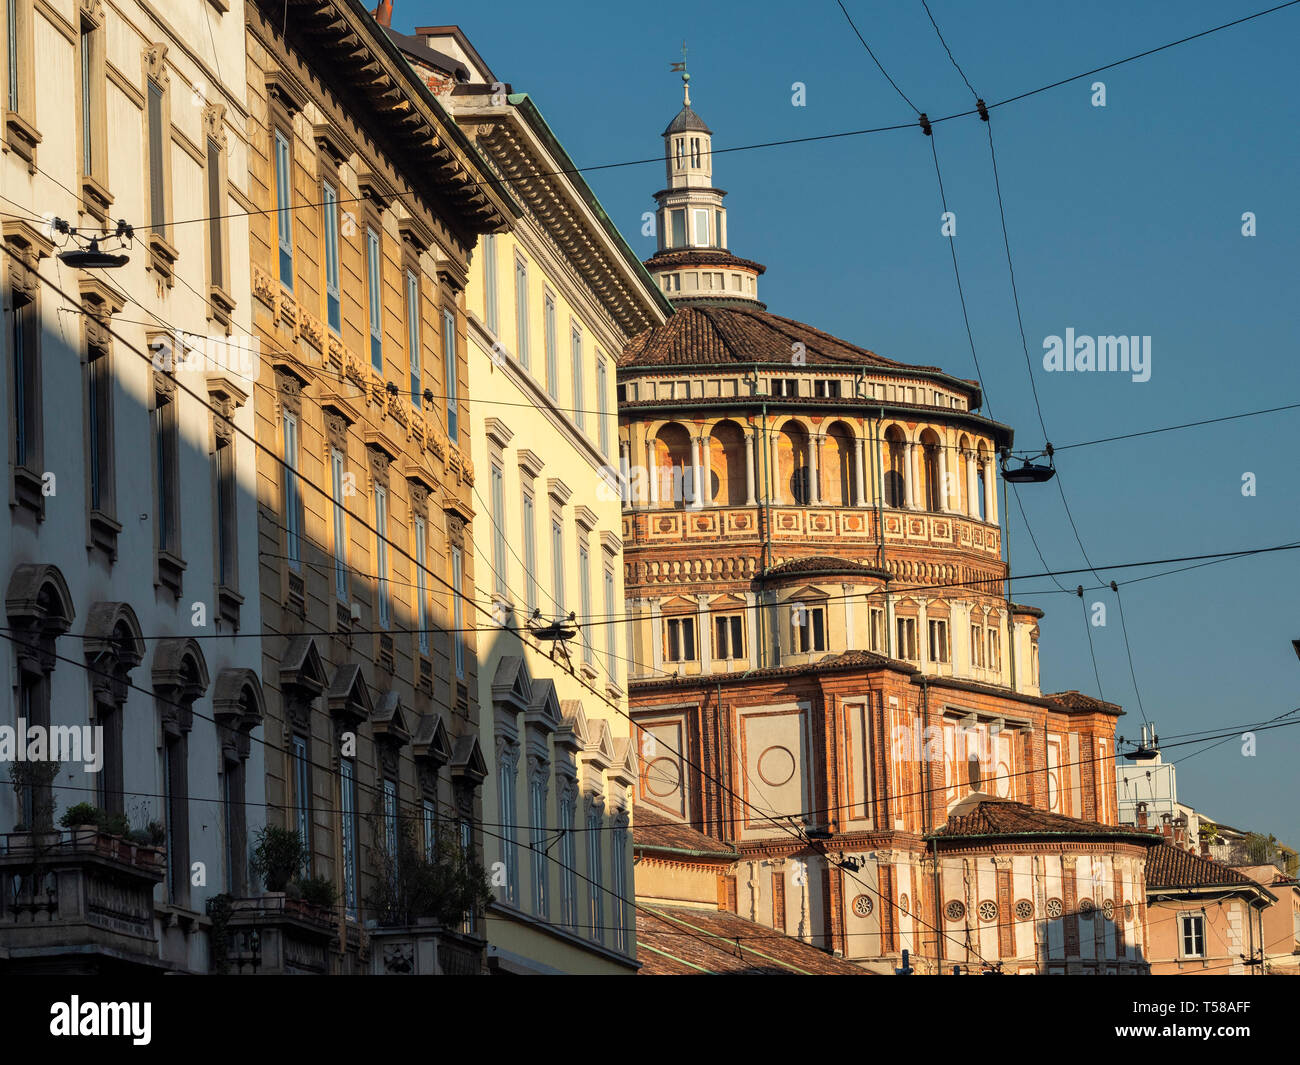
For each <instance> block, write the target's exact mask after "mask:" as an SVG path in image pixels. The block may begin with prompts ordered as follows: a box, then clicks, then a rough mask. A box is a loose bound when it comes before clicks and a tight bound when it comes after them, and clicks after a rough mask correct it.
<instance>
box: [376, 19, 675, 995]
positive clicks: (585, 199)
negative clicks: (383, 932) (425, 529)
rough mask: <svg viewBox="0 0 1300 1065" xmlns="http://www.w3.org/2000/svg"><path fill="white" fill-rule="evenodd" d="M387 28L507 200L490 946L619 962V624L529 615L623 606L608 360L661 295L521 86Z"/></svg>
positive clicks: (478, 454)
mask: <svg viewBox="0 0 1300 1065" xmlns="http://www.w3.org/2000/svg"><path fill="white" fill-rule="evenodd" d="M389 36H390V38H391V39H392V40H394V42H395V43H397V44H398V46H399V47H401V48H402V49H403V52H404V54H405V55H406V56H407V58H408V59H409V60H410V61H411V62H412V64H413V65H415V67H416V68H417V69H418V70H419V71H420V72H421V74H422V75H423V76H424V77H425V78H426V79H427V81H428V83H429V84H430V85H432V86H433V87H435V88H436V89H438V90H439V91H440V95H439V100H440V101H441V102H442V103H443V104H444V106H446V107H447V108H448V110H450V111H451V113H452V114H453V115H454V116H455V118H456V120H457V122H458V123H459V124H460V125H461V127H462V128H463V129H464V131H465V132H466V134H467V135H468V136H469V137H471V138H473V140H474V143H475V145H476V147H477V148H478V150H479V151H480V152H481V153H482V154H483V156H484V157H485V159H486V160H487V165H488V167H489V168H490V169H491V171H492V172H493V173H494V174H496V175H497V176H499V177H500V178H501V179H502V181H503V183H504V184H505V186H506V187H508V188H509V189H510V191H511V193H512V195H513V196H514V197H515V198H516V200H517V201H518V203H519V205H520V206H519V210H518V212H517V213H516V214H515V215H514V216H513V217H512V218H511V219H510V229H509V231H508V232H504V233H499V234H490V235H487V236H485V237H484V238H483V240H482V241H481V242H480V244H479V246H478V248H477V249H476V251H475V255H474V262H473V265H472V267H471V271H470V279H469V286H468V291H467V296H466V306H467V311H468V315H467V317H468V336H469V360H470V364H469V377H470V384H471V387H472V389H473V392H474V394H475V396H476V397H477V398H476V402H475V405H474V417H473V419H472V423H471V426H472V428H471V432H472V438H473V458H474V465H475V469H476V470H477V471H478V479H477V482H476V484H475V487H474V497H473V506H474V508H475V510H476V512H477V518H476V520H475V523H474V540H475V554H476V556H477V557H478V559H479V564H478V566H477V569H476V571H475V574H476V579H475V588H476V593H477V596H478V599H479V601H480V602H484V603H493V604H494V607H495V609H496V610H497V612H498V617H499V620H500V623H501V627H500V629H499V630H498V631H496V632H493V633H485V634H482V635H481V637H480V644H479V664H480V665H479V705H480V706H481V707H482V713H481V717H480V733H481V742H482V746H483V751H484V754H485V756H486V757H487V758H488V759H489V762H490V768H489V780H488V783H487V785H486V786H485V791H484V797H483V810H484V813H483V818H484V824H485V833H484V836H485V850H486V854H487V856H488V860H489V861H494V862H495V864H494V866H493V873H494V876H493V884H494V887H495V890H496V898H495V900H494V901H493V903H492V904H491V905H490V906H489V908H488V912H487V922H486V931H485V933H484V934H485V936H486V937H487V939H488V944H489V946H488V953H489V961H490V964H491V965H492V966H493V967H494V968H496V969H498V970H500V971H503V972H518V973H529V972H534V973H535V972H543V973H548V972H549V973H553V972H565V973H606V974H614V973H630V972H633V971H635V961H634V959H635V956H636V949H635V918H634V914H633V910H632V905H631V899H632V847H631V829H630V825H631V815H632V808H631V797H632V788H633V785H634V783H635V779H636V759H635V752H634V750H633V748H632V746H631V744H630V743H629V742H628V736H629V731H630V724H629V719H628V717H627V694H626V677H627V662H626V660H625V655H626V647H625V645H624V639H623V627H622V626H621V625H614V624H600V623H599V622H597V623H595V624H592V625H589V626H586V627H582V626H578V627H577V629H576V630H575V629H570V630H569V632H570V634H571V635H572V638H571V639H568V640H567V641H566V640H560V641H558V642H557V641H555V640H554V639H548V638H547V632H546V630H547V629H548V627H551V628H553V623H554V622H556V621H557V620H563V619H566V618H568V617H569V616H570V615H571V614H576V615H577V617H578V618H579V619H587V618H590V619H592V620H593V621H596V620H597V619H603V618H616V617H619V616H621V615H622V614H623V610H624V607H623V579H622V578H623V544H622V539H621V536H620V524H621V506H620V493H619V488H618V474H617V459H618V452H617V441H618V435H617V434H618V426H617V413H616V397H615V386H614V376H615V369H614V367H615V359H616V357H617V355H618V353H619V352H620V351H621V350H622V348H623V346H624V344H626V342H627V341H628V339H629V338H630V337H631V336H633V335H634V334H636V333H638V332H640V331H641V330H643V329H647V328H650V327H651V326H653V325H655V324H657V323H659V322H662V321H663V320H664V318H665V316H666V314H667V313H668V312H669V311H670V309H671V308H670V305H669V304H668V302H667V300H666V299H665V298H664V297H663V295H662V294H661V293H660V292H659V291H658V290H657V288H656V287H655V285H654V283H653V282H652V281H651V279H650V277H649V275H648V274H647V273H646V271H645V269H644V267H642V266H641V264H640V263H639V262H638V261H637V259H636V256H635V255H634V254H633V253H632V251H631V250H630V249H629V248H628V246H627V245H626V243H625V242H624V240H623V238H622V237H621V236H620V235H619V233H618V231H617V230H616V229H615V228H614V226H613V224H612V223H611V222H610V221H609V218H608V216H607V215H606V214H605V212H604V210H603V209H602V208H601V206H600V204H599V202H597V200H596V198H595V196H594V194H593V193H592V191H591V189H590V188H588V187H587V185H586V183H585V182H584V181H583V180H582V178H581V176H580V175H578V174H576V173H570V172H569V171H572V170H573V169H574V163H573V161H572V160H570V158H569V157H568V155H567V154H566V153H565V151H564V149H563V147H562V146H561V144H560V143H559V141H558V140H557V138H556V136H555V134H554V133H553V132H552V130H551V129H550V127H549V126H548V125H547V124H546V121H545V119H544V118H543V117H542V114H541V112H540V111H539V110H538V108H537V105H536V104H535V103H534V101H533V100H532V99H531V98H530V97H529V96H527V95H526V94H522V93H513V92H511V91H510V88H509V86H507V85H505V84H503V83H502V82H500V81H499V80H498V78H497V77H496V76H495V75H494V74H493V73H492V71H491V70H490V69H489V68H488V67H487V65H486V64H485V63H484V61H483V60H482V58H481V57H480V56H479V55H478V53H477V52H476V51H475V49H474V48H473V46H472V45H471V44H470V43H469V42H468V41H467V40H466V39H465V37H464V35H463V34H462V33H461V32H460V30H459V29H457V28H455V27H433V28H428V29H419V30H417V31H416V36H415V37H403V36H402V35H400V34H395V33H391V32H390V34H389ZM552 635H554V634H552ZM490 825H495V826H496V827H495V828H493V829H491V832H492V833H495V836H494V835H492V834H490V833H489V832H488V831H487V826H490Z"/></svg>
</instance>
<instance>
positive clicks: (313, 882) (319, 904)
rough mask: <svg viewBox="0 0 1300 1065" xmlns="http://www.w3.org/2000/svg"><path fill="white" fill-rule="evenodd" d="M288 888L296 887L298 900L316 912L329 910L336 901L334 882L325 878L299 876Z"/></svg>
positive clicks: (336, 892) (337, 895) (336, 893)
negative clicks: (313, 908)
mask: <svg viewBox="0 0 1300 1065" xmlns="http://www.w3.org/2000/svg"><path fill="white" fill-rule="evenodd" d="M289 886H290V887H295V886H296V887H297V889H298V896H299V898H301V899H302V901H303V902H305V903H306V904H307V905H308V906H312V907H315V908H316V909H318V910H326V911H328V910H331V909H333V908H334V904H335V903H336V902H337V901H338V897H339V893H338V891H336V890H335V888H334V881H332V880H331V879H330V878H329V877H327V876H300V877H298V879H297V880H295V881H294V882H293V883H292V884H290V885H289Z"/></svg>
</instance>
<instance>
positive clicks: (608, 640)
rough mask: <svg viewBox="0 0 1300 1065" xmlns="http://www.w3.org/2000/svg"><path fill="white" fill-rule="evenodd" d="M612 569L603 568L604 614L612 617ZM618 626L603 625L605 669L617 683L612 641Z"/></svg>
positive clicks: (616, 661) (615, 656)
mask: <svg viewBox="0 0 1300 1065" xmlns="http://www.w3.org/2000/svg"><path fill="white" fill-rule="evenodd" d="M614 594H615V592H614V571H613V570H612V569H610V568H608V567H606V568H605V616H606V617H607V618H609V619H613V617H614V614H615V609H614ZM617 628H618V626H617V625H614V624H613V623H612V620H611V621H610V622H607V623H606V625H605V659H606V663H605V671H606V673H607V674H608V675H609V680H610V683H612V684H617V683H618V677H619V669H618V656H617V655H616V654H615V653H614V641H615V637H616V633H615V629H617Z"/></svg>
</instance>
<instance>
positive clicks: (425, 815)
mask: <svg viewBox="0 0 1300 1065" xmlns="http://www.w3.org/2000/svg"><path fill="white" fill-rule="evenodd" d="M420 820H421V823H422V825H423V828H424V860H425V861H426V862H433V861H437V857H438V807H437V806H436V805H435V804H434V802H433V800H431V799H424V800H422V801H421V803H420Z"/></svg>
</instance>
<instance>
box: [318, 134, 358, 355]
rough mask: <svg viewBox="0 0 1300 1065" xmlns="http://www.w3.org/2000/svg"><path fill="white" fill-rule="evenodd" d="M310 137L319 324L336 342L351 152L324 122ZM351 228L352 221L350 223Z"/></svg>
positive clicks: (340, 335) (340, 333)
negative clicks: (317, 218) (330, 211)
mask: <svg viewBox="0 0 1300 1065" xmlns="http://www.w3.org/2000/svg"><path fill="white" fill-rule="evenodd" d="M312 137H313V139H314V140H315V142H316V181H317V187H318V188H319V190H320V205H321V206H320V212H321V226H320V241H321V248H320V274H321V278H320V299H321V321H323V322H324V323H325V329H326V331H327V333H328V334H329V335H331V336H334V337H337V338H338V339H339V341H340V342H341V341H342V338H343V248H344V242H345V241H346V240H347V239H348V238H349V236H350V234H349V233H348V232H347V229H348V220H349V219H352V218H354V216H353V215H352V214H351V213H350V212H347V211H344V210H343V208H342V204H343V202H344V200H345V199H346V198H347V197H348V196H350V193H349V192H348V190H347V187H346V186H345V185H344V182H343V173H342V168H343V166H344V165H345V164H346V163H347V162H349V160H350V159H351V158H352V149H351V146H350V145H349V144H348V142H347V141H345V140H344V139H343V137H342V136H341V135H340V133H339V131H338V130H337V129H336V128H335V127H334V126H333V125H331V124H330V123H328V122H319V123H317V124H316V125H314V126H313V127H312ZM326 186H329V188H330V190H331V192H333V194H334V227H333V228H334V243H335V249H334V252H335V258H336V259H337V262H336V263H335V265H336V267H337V269H338V275H339V276H338V284H337V286H336V291H335V293H334V296H335V297H336V299H337V301H338V308H339V314H338V317H339V324H338V328H337V329H336V328H335V327H334V326H333V324H332V323H331V322H330V313H329V312H330V303H329V301H330V295H331V293H330V291H329V287H330V286H329V274H328V269H329V266H328V260H329V249H328V245H327V243H326V240H327V229H328V225H327V220H326V206H325V205H326V197H325V187H326ZM352 227H353V229H355V221H353V222H352Z"/></svg>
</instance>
